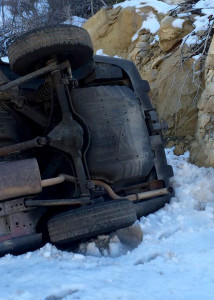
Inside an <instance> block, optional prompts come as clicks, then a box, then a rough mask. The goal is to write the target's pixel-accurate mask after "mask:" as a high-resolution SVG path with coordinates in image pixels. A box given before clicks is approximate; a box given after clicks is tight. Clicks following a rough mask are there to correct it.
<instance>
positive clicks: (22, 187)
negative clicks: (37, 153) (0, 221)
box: [0, 158, 42, 200]
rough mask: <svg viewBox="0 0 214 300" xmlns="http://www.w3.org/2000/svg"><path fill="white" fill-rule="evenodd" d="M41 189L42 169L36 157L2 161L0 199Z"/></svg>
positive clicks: (28, 193)
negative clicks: (40, 169)
mask: <svg viewBox="0 0 214 300" xmlns="http://www.w3.org/2000/svg"><path fill="white" fill-rule="evenodd" d="M41 191H42V185H41V177H40V171H39V166H38V163H37V160H36V159H35V158H31V159H25V160H17V161H9V162H1V163H0V200H5V199H10V198H15V197H20V196H26V195H33V194H38V193H40V192H41Z"/></svg>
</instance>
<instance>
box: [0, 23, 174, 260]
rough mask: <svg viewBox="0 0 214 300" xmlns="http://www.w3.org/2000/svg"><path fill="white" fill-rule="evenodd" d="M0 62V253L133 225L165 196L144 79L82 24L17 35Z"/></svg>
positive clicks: (167, 169)
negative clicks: (96, 51) (96, 47)
mask: <svg viewBox="0 0 214 300" xmlns="http://www.w3.org/2000/svg"><path fill="white" fill-rule="evenodd" d="M9 61H10V65H9V64H8V63H4V62H3V61H1V63H0V104H1V106H0V160H1V162H0V255H4V254H5V253H14V254H16V253H20V252H23V251H27V250H33V249H35V248H38V247H40V246H41V245H42V244H43V243H45V242H51V243H53V244H55V245H57V246H59V247H60V246H62V247H63V246H65V245H70V244H72V243H74V242H76V241H80V240H84V239H86V238H89V237H93V236H96V235H98V234H105V233H108V232H111V231H114V230H117V229H119V228H124V227H127V226H130V225H132V224H133V223H134V222H135V221H136V219H137V218H140V217H142V216H146V215H148V214H149V213H151V212H154V211H155V210H157V209H159V208H161V207H163V206H164V205H165V204H166V203H167V202H169V200H170V197H171V196H172V189H171V188H170V184H169V178H170V177H171V176H172V175H173V173H172V168H171V166H169V165H167V162H166V157H165V153H164V145H163V139H162V135H161V132H162V128H161V124H160V123H159V120H158V117H157V114H156V112H155V109H154V107H153V106H152V104H151V102H150V99H149V97H148V92H149V85H148V83H147V82H146V81H144V80H142V79H141V78H140V75H139V74H138V72H137V70H136V67H135V66H134V64H133V63H132V62H130V61H126V60H123V59H116V58H109V57H101V56H93V46H92V43H91V39H90V37H89V35H88V33H87V31H85V30H84V29H82V28H78V27H75V26H70V25H59V26H54V27H44V28H39V29H37V30H33V31H30V32H27V33H25V34H23V35H22V36H20V37H18V38H17V39H16V40H15V41H14V42H13V43H12V44H11V45H10V47H9Z"/></svg>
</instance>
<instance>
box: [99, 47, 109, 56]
mask: <svg viewBox="0 0 214 300" xmlns="http://www.w3.org/2000/svg"><path fill="white" fill-rule="evenodd" d="M96 55H102V56H108V55H107V54H105V53H104V52H103V49H99V50H97V52H96Z"/></svg>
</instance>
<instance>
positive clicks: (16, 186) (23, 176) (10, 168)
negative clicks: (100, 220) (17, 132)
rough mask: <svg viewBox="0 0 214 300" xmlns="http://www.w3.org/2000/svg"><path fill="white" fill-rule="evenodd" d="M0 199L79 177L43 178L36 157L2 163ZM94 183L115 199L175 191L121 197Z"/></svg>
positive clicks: (131, 199)
mask: <svg viewBox="0 0 214 300" xmlns="http://www.w3.org/2000/svg"><path fill="white" fill-rule="evenodd" d="M0 178H1V180H0V200H6V199H10V198H15V197H20V196H27V195H34V194H38V193H40V192H41V191H42V188H44V187H49V186H53V185H57V184H60V183H62V182H64V181H68V182H71V183H75V182H76V181H77V179H76V178H75V177H73V176H70V175H67V174H60V175H59V176H57V177H54V178H49V179H44V180H41V176H40V170H39V166H38V163H37V160H36V159H35V158H31V159H25V160H18V161H10V162H2V163H0ZM91 182H92V183H93V184H94V185H97V186H101V187H103V188H104V189H105V190H106V192H107V193H108V195H109V197H110V198H111V199H113V200H117V199H121V198H125V199H128V200H130V201H139V200H143V199H149V198H152V197H157V196H161V195H166V194H169V193H172V192H173V189H172V188H171V187H169V188H162V189H157V190H153V191H148V192H143V193H138V194H132V195H127V196H126V197H121V196H119V195H117V194H116V193H115V192H114V191H113V189H112V188H111V187H110V186H109V185H108V184H106V183H105V182H103V181H101V180H91Z"/></svg>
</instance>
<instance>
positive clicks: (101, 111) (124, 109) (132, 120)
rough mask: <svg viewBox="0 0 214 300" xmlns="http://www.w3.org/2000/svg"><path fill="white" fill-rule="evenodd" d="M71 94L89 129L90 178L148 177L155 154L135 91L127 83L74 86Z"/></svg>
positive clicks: (115, 180)
mask: <svg viewBox="0 0 214 300" xmlns="http://www.w3.org/2000/svg"><path fill="white" fill-rule="evenodd" d="M71 97H72V103H73V106H74V109H75V111H76V112H77V113H78V114H79V115H80V116H81V117H82V118H83V119H84V120H85V122H86V124H87V126H88V128H89V131H90V135H91V137H90V146H89V149H88V151H87V156H86V158H87V164H88V168H89V172H90V175H91V177H92V178H96V179H97V178H99V179H102V180H105V181H108V182H111V183H114V182H117V181H120V180H126V179H129V178H132V179H133V178H135V177H144V176H147V175H148V173H149V172H150V171H151V169H152V167H153V157H154V155H153V152H152V150H151V146H150V141H149V134H148V130H147V126H146V123H145V119H144V116H143V113H142V111H141V107H140V102H139V100H138V99H137V98H136V96H135V94H134V92H133V91H132V90H131V89H130V88H129V87H127V86H117V85H115V86H110V85H109V86H95V87H86V88H78V89H73V90H72V91H71Z"/></svg>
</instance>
